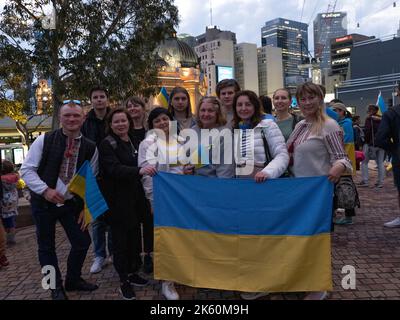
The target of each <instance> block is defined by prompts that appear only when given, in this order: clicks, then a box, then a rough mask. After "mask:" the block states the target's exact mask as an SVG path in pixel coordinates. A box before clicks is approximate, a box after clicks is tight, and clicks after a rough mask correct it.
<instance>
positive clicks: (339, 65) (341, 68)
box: [330, 33, 373, 81]
mask: <svg viewBox="0 0 400 320" xmlns="http://www.w3.org/2000/svg"><path fill="white" fill-rule="evenodd" d="M371 38H373V37H368V36H364V35H361V34H357V33H353V34H349V35H347V36H344V37H340V38H333V39H331V44H330V47H331V59H330V60H331V65H330V68H331V74H332V75H337V74H338V75H341V80H342V81H344V80H346V79H347V78H348V76H350V74H349V72H348V71H349V65H350V57H351V50H352V49H353V46H354V43H356V42H359V41H364V40H368V39H371Z"/></svg>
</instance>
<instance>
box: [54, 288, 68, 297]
mask: <svg viewBox="0 0 400 320" xmlns="http://www.w3.org/2000/svg"><path fill="white" fill-rule="evenodd" d="M50 292H51V299H52V300H68V296H67V294H66V293H65V291H64V288H63V287H62V286H61V287H57V288H55V289H51V290H50Z"/></svg>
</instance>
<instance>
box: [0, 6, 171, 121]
mask: <svg viewBox="0 0 400 320" xmlns="http://www.w3.org/2000/svg"><path fill="white" fill-rule="evenodd" d="M52 6H54V7H55V13H56V28H55V29H54V30H46V29H43V27H42V25H41V18H42V17H43V13H44V12H51V8H52ZM177 24H178V10H177V8H176V6H175V5H174V1H173V0H101V1H100V0H97V1H96V0H83V1H82V0H52V1H49V0H14V1H10V0H8V1H6V4H5V6H4V8H3V12H2V13H1V16H0V30H1V31H0V86H2V87H4V85H5V78H7V80H6V81H7V82H10V83H9V84H7V85H8V86H10V87H14V88H15V87H16V86H15V83H24V82H26V80H27V77H28V78H29V74H30V75H32V74H33V75H34V77H33V78H34V79H37V78H45V79H51V81H52V92H53V101H54V102H55V115H56V114H57V113H56V112H57V111H58V107H59V105H60V101H62V100H63V99H64V98H65V97H68V98H77V99H81V100H84V99H85V98H88V97H87V95H88V92H89V90H90V88H91V87H92V86H93V85H99V84H101V85H103V86H105V87H107V88H108V89H109V92H110V94H111V98H112V99H114V100H120V99H123V98H125V97H126V96H128V95H131V94H140V93H146V94H150V93H152V92H154V91H155V89H156V87H157V78H156V75H157V66H156V57H155V54H154V50H155V48H156V47H157V45H158V44H159V43H160V42H161V41H162V40H163V39H164V38H165V37H167V36H169V35H171V34H172V33H173V32H174V27H175V26H176V25H177ZM2 61H5V62H2ZM15 61H19V66H20V69H18V70H17V71H18V72H15V79H12V78H9V77H8V75H9V74H10V73H9V72H8V71H7V70H8V69H10V68H11V66H13V65H14V64H13V63H14V62H15ZM3 64H5V66H4V67H2V65H3ZM8 78H9V79H8ZM31 79H32V78H31ZM13 82H15V83H13ZM3 91H4V90H3ZM28 92H29V90H28ZM25 93H27V92H25ZM22 96H23V95H22V93H21V96H20V97H22ZM24 100H26V97H25V98H24ZM26 101H27V100H26Z"/></svg>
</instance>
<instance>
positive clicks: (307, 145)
mask: <svg viewBox="0 0 400 320" xmlns="http://www.w3.org/2000/svg"><path fill="white" fill-rule="evenodd" d="M296 98H297V101H298V103H299V107H300V110H301V112H302V113H303V115H304V118H305V119H304V120H302V121H300V122H299V123H298V124H297V126H296V128H295V130H294V131H293V133H292V134H291V136H290V138H289V140H288V142H287V146H288V150H289V155H290V156H291V160H290V165H291V169H292V173H293V174H294V176H295V177H315V176H323V175H326V176H328V179H329V180H330V181H332V182H334V183H336V182H338V181H339V179H340V176H341V175H342V174H344V173H347V174H351V172H352V166H351V162H350V160H349V158H348V157H347V154H346V152H345V150H344V143H343V131H342V130H341V129H340V127H339V125H338V124H337V122H336V121H335V120H333V119H331V118H328V117H327V116H326V114H325V111H324V95H323V93H322V91H321V88H320V87H319V86H318V85H316V84H314V83H311V82H306V83H304V84H302V85H300V86H299V87H298V88H297V92H296ZM332 201H333V199H332ZM327 214H329V215H331V214H332V212H327ZM326 296H327V292H310V293H308V294H307V296H306V297H305V299H306V300H323V299H325V298H326Z"/></svg>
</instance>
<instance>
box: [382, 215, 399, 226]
mask: <svg viewBox="0 0 400 320" xmlns="http://www.w3.org/2000/svg"><path fill="white" fill-rule="evenodd" d="M383 225H384V226H385V227H387V228H399V227H400V217H397V218H396V219H394V220H392V221H389V222H386V223H384V224H383Z"/></svg>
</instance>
